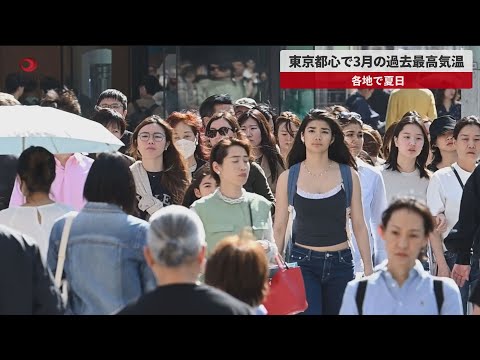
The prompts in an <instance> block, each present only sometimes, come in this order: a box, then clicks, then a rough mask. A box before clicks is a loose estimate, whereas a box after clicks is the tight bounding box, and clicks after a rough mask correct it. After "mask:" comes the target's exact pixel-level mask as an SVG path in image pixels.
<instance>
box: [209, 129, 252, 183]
mask: <svg viewBox="0 0 480 360" xmlns="http://www.w3.org/2000/svg"><path fill="white" fill-rule="evenodd" d="M232 146H240V147H242V148H243V149H245V151H246V152H247V156H248V159H249V160H250V161H252V147H251V145H250V142H249V141H248V140H240V139H235V138H231V139H222V140H220V141H219V142H218V143H217V144H216V145H215V146H214V147H213V149H212V152H211V154H210V168H211V169H213V163H214V162H217V163H218V164H220V165H222V164H223V160H224V159H225V158H226V157H227V155H228V150H229V149H230V148H231V147H232ZM212 177H213V178H214V179H215V181H216V182H217V184H220V176H218V174H217V173H216V172H215V171H212Z"/></svg>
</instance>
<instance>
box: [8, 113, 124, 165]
mask: <svg viewBox="0 0 480 360" xmlns="http://www.w3.org/2000/svg"><path fill="white" fill-rule="evenodd" d="M123 145H124V144H123V143H122V142H121V141H120V140H119V139H117V138H116V137H115V136H114V135H113V134H112V133H111V132H110V131H108V130H107V129H106V128H105V127H103V126H102V125H101V124H99V123H97V122H95V121H92V120H88V119H86V118H84V117H81V116H79V115H75V114H72V113H69V112H66V111H63V110H58V109H55V108H52V107H42V106H23V105H15V106H0V155H17V156H18V155H20V154H21V153H22V151H23V150H25V149H26V148H28V147H30V146H42V147H44V148H45V149H47V150H48V151H50V152H51V153H53V154H64V153H74V152H89V153H98V152H103V151H114V150H118V149H119V148H120V147H121V146H123Z"/></svg>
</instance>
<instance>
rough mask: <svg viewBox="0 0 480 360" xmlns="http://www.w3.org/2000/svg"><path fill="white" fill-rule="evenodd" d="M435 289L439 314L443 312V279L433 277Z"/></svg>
mask: <svg viewBox="0 0 480 360" xmlns="http://www.w3.org/2000/svg"><path fill="white" fill-rule="evenodd" d="M433 291H434V292H435V300H437V308H438V315H441V314H442V305H443V281H442V280H438V279H433Z"/></svg>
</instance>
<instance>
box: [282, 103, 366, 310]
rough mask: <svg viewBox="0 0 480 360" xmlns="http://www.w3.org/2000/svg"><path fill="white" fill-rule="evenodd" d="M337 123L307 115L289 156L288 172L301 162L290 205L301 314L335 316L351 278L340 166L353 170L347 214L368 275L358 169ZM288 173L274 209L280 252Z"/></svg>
mask: <svg viewBox="0 0 480 360" xmlns="http://www.w3.org/2000/svg"><path fill="white" fill-rule="evenodd" d="M335 120H336V119H335V118H334V115H332V114H331V113H330V112H328V111H325V110H319V109H314V110H311V111H310V112H309V113H308V114H307V115H306V116H305V118H304V120H303V122H302V124H301V126H300V128H299V130H298V133H297V136H296V137H295V140H294V143H293V146H292V150H291V151H290V154H289V156H288V165H289V167H290V168H291V167H292V165H294V164H297V163H301V165H300V172H299V176H298V181H297V191H296V194H295V196H294V201H293V206H294V209H295V214H296V215H295V219H294V223H293V228H294V229H295V234H294V235H295V237H294V240H295V243H294V245H293V248H292V252H291V255H290V258H289V259H288V260H289V261H293V262H297V263H298V265H299V266H300V268H301V269H302V275H303V278H304V282H305V290H306V295H307V302H308V308H307V310H306V311H305V314H317V315H322V314H332V315H333V314H338V312H339V310H340V305H341V303H342V296H343V292H344V290H345V287H346V286H347V283H348V282H349V281H350V280H352V279H353V278H354V265H353V258H352V252H351V250H350V245H349V237H348V231H347V228H346V223H347V209H346V192H345V190H344V188H343V186H342V185H343V184H342V177H341V172H340V164H346V165H349V166H350V167H351V168H353V169H350V170H351V175H352V197H351V206H350V211H349V213H350V216H351V220H352V227H353V232H354V234H355V238H356V239H357V241H358V247H359V250H360V254H361V256H362V260H363V264H364V270H365V275H369V274H371V273H372V259H371V254H370V245H369V240H368V231H367V226H366V225H365V220H364V217H363V208H362V199H361V196H362V195H361V189H360V181H359V177H358V174H357V171H356V164H355V161H354V159H353V158H352V155H351V154H350V152H349V150H348V148H347V146H346V145H345V143H344V137H343V133H342V131H341V129H340V127H339V125H338V124H337V123H336V121H335ZM289 171H290V170H288V171H285V172H284V173H282V174H281V175H280V178H279V179H278V184H277V192H276V194H277V206H278V208H277V214H276V218H275V224H274V237H275V239H276V241H277V246H278V249H279V251H280V252H281V253H282V252H283V248H284V245H285V244H284V238H285V231H286V224H287V220H288V210H287V207H288V191H287V185H288V174H289Z"/></svg>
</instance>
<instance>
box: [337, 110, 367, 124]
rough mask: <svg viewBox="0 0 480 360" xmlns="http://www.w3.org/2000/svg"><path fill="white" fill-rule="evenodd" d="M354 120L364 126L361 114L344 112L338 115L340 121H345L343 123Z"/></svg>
mask: <svg viewBox="0 0 480 360" xmlns="http://www.w3.org/2000/svg"><path fill="white" fill-rule="evenodd" d="M352 118H353V119H355V120H357V121H358V122H359V123H360V125H361V126H363V121H362V117H361V116H360V114H359V113H356V112H347V111H342V112H341V113H340V114H338V115H337V119H338V120H343V121H340V122H341V123H345V122H348V121H349V120H351V119H352Z"/></svg>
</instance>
